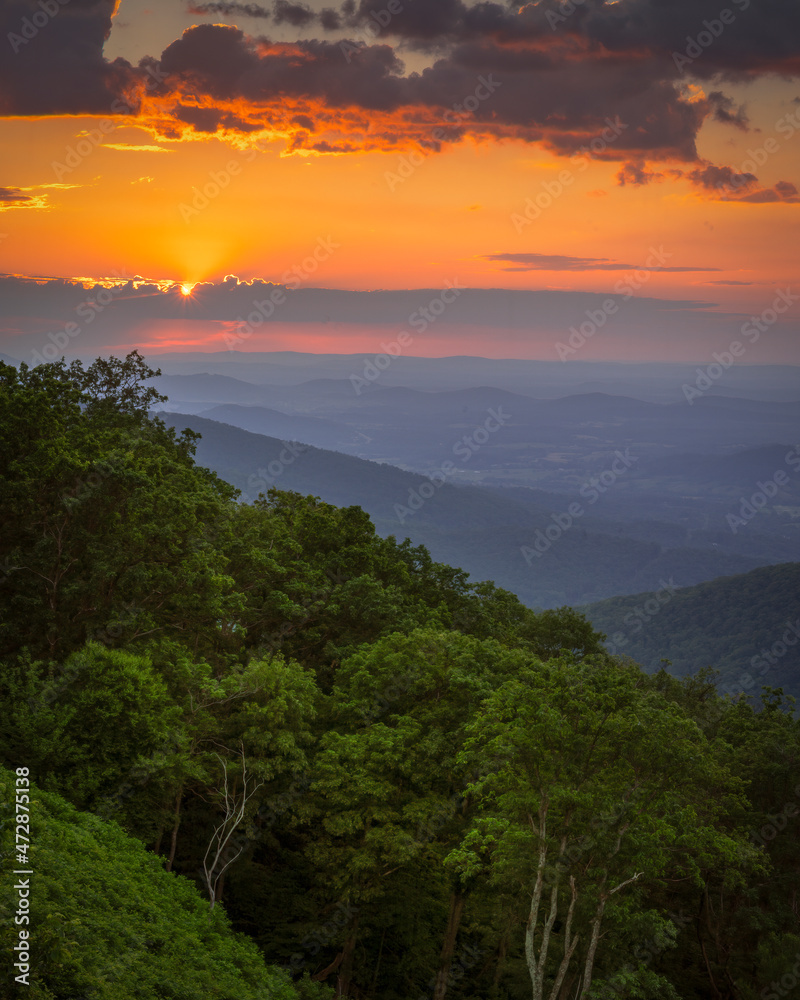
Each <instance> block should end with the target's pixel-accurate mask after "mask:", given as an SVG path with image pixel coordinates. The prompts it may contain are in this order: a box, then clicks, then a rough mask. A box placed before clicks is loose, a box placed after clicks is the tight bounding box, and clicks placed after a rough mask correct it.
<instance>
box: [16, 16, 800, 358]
mask: <svg viewBox="0 0 800 1000" xmlns="http://www.w3.org/2000/svg"><path fill="white" fill-rule="evenodd" d="M326 3H327V4H329V5H328V6H325V4H326ZM0 27H1V28H2V31H0V36H2V37H0V50H1V51H2V57H0V119H1V120H0V272H3V273H2V275H0V351H2V352H4V353H6V354H8V355H11V356H13V357H15V358H17V359H20V360H24V361H28V362H30V361H31V358H35V357H36V352H39V354H40V356H41V352H42V351H45V349H47V350H46V351H45V354H44V355H43V356H44V357H47V358H49V357H50V356H51V355H53V354H54V353H56V351H57V353H58V355H59V356H60V354H61V353H65V354H67V355H68V356H70V355H81V356H91V355H93V354H96V353H100V352H106V353H108V352H111V351H114V352H117V353H118V352H120V351H122V350H127V349H130V348H131V347H133V346H137V347H139V348H140V349H142V351H143V352H144V353H145V354H147V355H148V356H149V355H155V354H157V353H158V352H163V351H174V350H180V349H182V348H186V349H191V350H195V351H196V350H201V351H225V350H228V349H231V348H234V349H238V350H298V351H320V352H337V353H358V352H376V351H379V350H380V349H381V348H380V345H381V343H382V342H385V341H386V340H387V338H388V339H389V340H391V339H392V338H393V337H396V336H397V335H398V333H399V332H400V331H402V330H404V329H405V330H408V331H410V332H411V333H412V334H413V344H412V347H411V348H409V351H410V353H413V354H417V355H430V356H443V355H455V354H475V355H483V356H487V357H521V358H542V359H547V360H555V359H557V357H558V351H557V344H558V343H562V344H563V343H565V342H566V338H568V337H569V336H570V328H575V329H576V330H580V329H581V324H582V323H583V324H585V325H584V327H583V330H584V333H587V332H588V330H589V329H590V326H591V325H592V324H593V325H594V330H593V331H592V333H591V334H589V335H588V336H586V337H584V340H585V343H583V344H580V340H574V341H573V343H574V344H580V347H579V349H576V354H575V356H576V357H579V358H580V359H581V360H591V359H594V358H602V359H608V360H611V359H616V360H620V359H621V360H624V359H631V360H669V361H674V360H681V361H690V362H693V363H694V362H697V363H703V362H707V361H710V360H711V356H712V352H715V351H716V352H719V351H723V350H725V349H727V348H728V346H729V345H730V344H731V342H732V341H733V340H735V339H736V338H739V339H742V338H741V336H740V330H741V328H742V326H743V324H745V323H746V322H749V318H750V317H751V316H754V317H757V318H760V322H761V324H762V326H763V328H764V329H763V331H762V333H763V336H761V337H759V338H758V341H757V343H756V342H754V343H752V344H751V343H747V342H746V343H747V351H746V354H745V355H744V356H743V357H742V362H743V363H750V364H762V363H774V362H782V363H793V364H794V363H798V361H799V360H800V351H799V350H798V343H800V341H798V337H799V336H800V308H799V306H800V280H798V279H799V278H800V275H798V252H797V247H798V220H800V195H799V194H798V187H800V81H798V75H800V16H798V9H797V4H796V0H730V2H728V3H727V6H726V0H713V2H711V0H674V2H664V0H615V2H608V0H606V2H603V0H583V2H582V3H574V2H564V3H559V2H551V0H540V2H538V3H529V4H526V5H522V6H520V5H519V4H515V5H510V4H504V3H502V2H485V3H477V4H475V3H471V2H463V0H345V2H343V3H342V2H336V0H316V2H315V0H310V2H308V3H302V4H301V3H293V2H287V0H272V2H267V3H266V4H263V5H262V4H250V3H247V4H244V3H190V2H187V0H164V2H161V3H158V4H156V3H155V2H153V0H149V2H148V0H121V2H118V3H116V4H115V3H114V2H109V0H100V2H97V0H68V2H62V0H35V2H28V0H24V2H20V0H10V2H8V0H7V2H4V3H3V5H2V9H1V10H0ZM637 271H638V273H637ZM134 278H135V279H136V280H133V279H134ZM276 285H278V286H287V285H288V288H286V289H284V288H283V287H281V288H277V289H276V288H275V286H276ZM102 286H106V287H102ZM451 286H455V288H456V289H464V291H463V292H460V291H459V294H458V295H449V296H446V297H445V300H446V298H450V299H451V300H452V301H451V302H450V303H447V305H446V306H445V307H444V308H443V310H442V312H441V313H435V314H434V318H435V322H431V323H429V324H427V326H426V329H425V330H424V331H421V329H420V326H421V324H419V325H418V326H417V327H416V328H414V326H413V324H411V325H409V323H410V322H411V321H410V317H411V316H412V315H413V314H414V313H415V311H416V310H418V309H419V308H425V307H427V306H428V305H429V304H430V303H431V302H433V301H435V300H436V299H437V297H438V296H439V295H440V294H441V291H442V290H443V289H446V288H449V287H451ZM309 289H325V290H327V291H317V292H313V293H312V292H310V291H309ZM276 291H277V292H278V293H279V294H277V295H276V297H275V298H276V299H277V300H278V301H277V302H275V299H273V304H274V305H275V308H274V310H272V311H271V314H270V315H268V316H267V315H265V313H267V312H268V311H270V310H269V309H268V308H264V309H262V315H261V320H260V321H259V322H258V323H256V324H252V323H251V324H250V325H249V327H248V326H246V325H245V324H246V321H247V317H248V316H249V315H252V314H253V312H254V308H256V307H254V303H257V302H265V301H269V296H270V294H271V293H274V292H276ZM280 293H283V294H280ZM389 293H391V294H389ZM512 293H513V294H512ZM781 293H783V297H782V298H780V297H779V296H780V294H781ZM795 293H796V295H797V298H798V301H795V300H794V294H795ZM98 295H100V296H101V297H100V298H99V299H98ZM609 299H613V302H614V306H615V308H614V309H613V311H612V309H610V308H609V309H607V310H606V312H605V314H603V303H604V302H608V301H609ZM87 302H88V303H89V304H88V305H87ZM92 303H93V304H92ZM431 308H434V307H431ZM438 308H439V307H438V306H436V307H435V309H438ZM598 310H600V313H598ZM593 315H594V316H595V319H592V316H593ZM601 315H604V318H602V322H600V321H599V320H598V317H599V316H601ZM586 324H588V325H586ZM248 330H249V332H248ZM65 344H66V346H63V345H65ZM62 347H63V350H62V349H61V348H62Z"/></svg>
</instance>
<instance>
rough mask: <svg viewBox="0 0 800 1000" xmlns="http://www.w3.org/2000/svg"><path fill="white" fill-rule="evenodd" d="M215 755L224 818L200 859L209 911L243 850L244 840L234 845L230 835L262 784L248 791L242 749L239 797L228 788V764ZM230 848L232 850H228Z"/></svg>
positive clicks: (245, 765)
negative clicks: (219, 770) (221, 783)
mask: <svg viewBox="0 0 800 1000" xmlns="http://www.w3.org/2000/svg"><path fill="white" fill-rule="evenodd" d="M215 756H216V757H217V759H218V760H219V762H220V764H222V773H223V785H222V788H221V789H219V791H220V793H221V795H222V804H223V806H224V809H225V818H224V819H223V820H222V822H221V823H220V824H219V826H218V827H217V828H216V829H215V830H214V833H213V834H212V837H211V840H210V841H209V844H208V847H207V848H206V853H205V857H204V858H203V878H204V880H205V883H206V888H207V889H208V898H209V899H210V900H211V909H212V910H213V909H214V903H215V902H216V899H217V890H218V887H219V884H220V880H221V879H222V878H223V876H224V875H225V872H226V871H227V870H228V869H229V868H230V866H231V865H232V864H233V862H234V861H235V860H236V859H237V858H238V857H239V855H240V854H241V853H242V851H243V850H244V849H245V846H246V843H247V841H246V838H244V842H241V843H239V844H234V843H233V842H232V837H233V834H234V832H235V830H236V828H237V827H238V826H239V825H240V824H241V823H242V822H243V821H244V816H245V811H246V809H247V803H248V802H249V801H250V799H251V798H252V797H253V796H254V795H255V793H256V792H257V791H258V789H259V788H260V787H261V785H262V782H259V783H258V784H256V785H254V786H252V787H249V788H248V777H247V761H246V760H245V757H244V750H242V791H241V794H239V793H238V792H236V791H231V790H230V788H229V785H228V762H227V761H225V760H223V759H222V757H220V756H219V754H216V755H215ZM231 848H234V849H233V850H231Z"/></svg>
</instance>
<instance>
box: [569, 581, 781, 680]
mask: <svg viewBox="0 0 800 1000" xmlns="http://www.w3.org/2000/svg"><path fill="white" fill-rule="evenodd" d="M579 610H581V611H582V612H583V613H584V614H585V615H586V617H587V618H588V619H589V621H591V623H592V624H593V625H594V626H595V628H597V629H598V630H599V631H602V632H604V633H605V634H606V636H607V637H608V638H607V640H606V643H605V646H606V648H607V649H608V651H609V652H610V653H617V654H624V655H626V656H630V657H631V658H632V659H634V660H636V662H637V663H639V664H641V666H643V667H644V668H645V669H647V670H657V669H658V668H659V666H660V665H661V662H662V660H664V659H669V661H670V672H671V673H673V674H675V675H677V676H684V675H686V674H694V673H697V671H698V670H700V669H702V668H703V667H707V666H708V665H709V664H713V666H714V669H715V670H717V671H719V677H718V678H717V687H718V688H719V689H720V690H721V691H723V692H727V693H729V694H731V695H737V694H741V693H746V694H757V693H758V691H759V689H760V687H761V686H762V685H763V684H769V685H770V686H771V687H781V688H783V690H784V692H785V693H786V694H787V695H791V696H792V697H794V698H798V697H800V563H796V562H793V563H781V564H779V565H777V566H761V567H759V568H758V569H754V570H751V571H750V572H749V573H743V574H739V575H737V576H728V577H720V578H719V579H717V580H710V581H709V582H708V583H700V584H697V585H696V586H694V587H681V588H680V589H675V588H674V587H670V586H669V581H667V586H665V587H663V588H662V589H661V591H656V592H652V593H645V594H629V595H625V596H622V597H612V598H610V599H609V600H606V601H598V602H597V603H596V604H589V605H586V606H585V607H581V608H580V609H579Z"/></svg>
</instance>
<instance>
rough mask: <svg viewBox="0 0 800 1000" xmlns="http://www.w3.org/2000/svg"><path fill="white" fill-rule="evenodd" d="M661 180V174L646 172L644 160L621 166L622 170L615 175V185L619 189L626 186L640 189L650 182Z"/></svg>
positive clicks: (651, 171)
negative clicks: (617, 185) (618, 186)
mask: <svg viewBox="0 0 800 1000" xmlns="http://www.w3.org/2000/svg"><path fill="white" fill-rule="evenodd" d="M663 178H664V174H663V173H659V172H657V171H653V170H648V169H647V167H646V166H645V163H644V160H637V161H636V162H628V163H625V164H623V166H622V169H621V170H620V171H619V173H618V174H617V184H619V185H620V187H625V185H626V184H630V185H632V186H633V187H642V186H643V185H645V184H650V183H651V182H652V181H660V180H663Z"/></svg>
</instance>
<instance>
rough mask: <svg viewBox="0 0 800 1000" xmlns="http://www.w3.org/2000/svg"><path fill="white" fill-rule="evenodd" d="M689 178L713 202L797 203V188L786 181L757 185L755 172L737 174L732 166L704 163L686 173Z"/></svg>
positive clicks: (738, 172) (798, 198)
mask: <svg viewBox="0 0 800 1000" xmlns="http://www.w3.org/2000/svg"><path fill="white" fill-rule="evenodd" d="M686 176H687V177H688V178H689V180H690V181H691V182H692V183H693V184H695V185H696V186H697V187H699V188H700V189H701V190H703V191H704V192H707V193H708V194H709V195H711V196H712V200H714V201H727V202H731V201H734V202H741V203H743V204H750V205H763V204H767V203H771V202H783V203H785V204H788V205H794V204H797V203H798V202H800V195H799V194H798V191H797V188H796V186H795V185H794V184H792V183H791V182H790V181H778V182H777V183H776V184H774V185H773V186H772V187H770V188H764V187H758V186H757V185H758V178H757V177H756V175H755V174H750V173H741V172H740V171H738V170H735V169H734V168H733V167H725V166H715V165H714V164H712V163H707V162H705V163H704V164H703V165H702V166H701V167H697V168H695V169H694V170H692V171H690V172H689V173H687V174H686Z"/></svg>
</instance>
